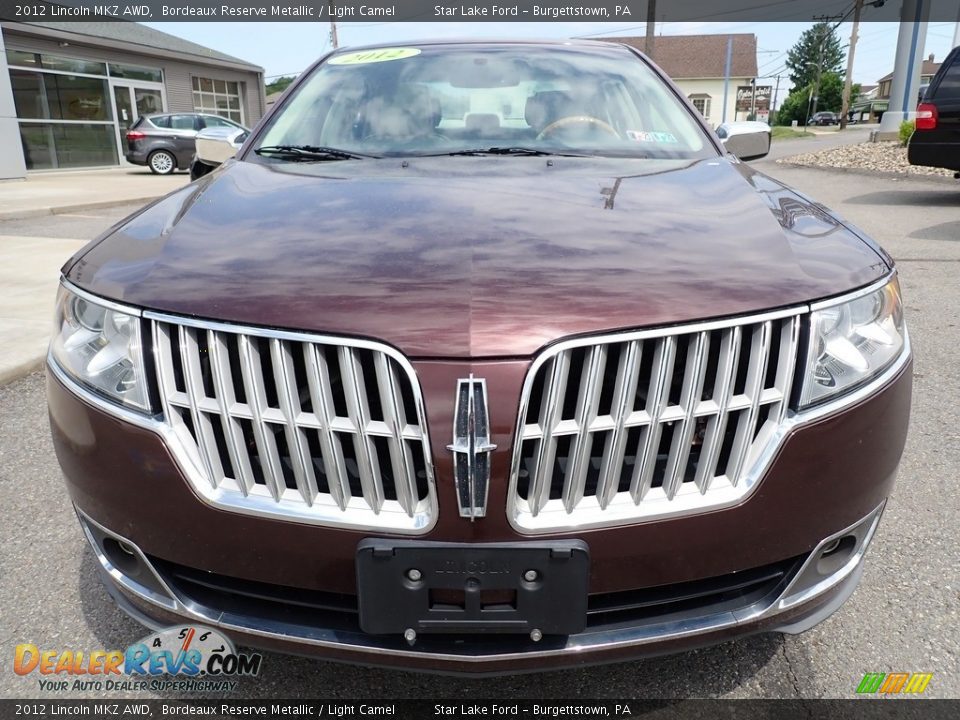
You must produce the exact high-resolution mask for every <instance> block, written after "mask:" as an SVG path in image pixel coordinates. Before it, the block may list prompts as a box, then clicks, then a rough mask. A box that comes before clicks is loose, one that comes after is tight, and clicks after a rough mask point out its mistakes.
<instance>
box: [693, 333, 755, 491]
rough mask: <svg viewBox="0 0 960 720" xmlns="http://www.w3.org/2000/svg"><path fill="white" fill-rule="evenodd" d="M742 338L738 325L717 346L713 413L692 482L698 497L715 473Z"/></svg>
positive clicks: (706, 487) (728, 415)
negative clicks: (714, 407) (717, 362)
mask: <svg viewBox="0 0 960 720" xmlns="http://www.w3.org/2000/svg"><path fill="white" fill-rule="evenodd" d="M742 338H743V334H742V330H741V328H740V327H739V326H737V327H732V328H728V329H726V330H724V331H723V339H722V340H721V343H720V361H719V365H718V368H717V379H716V381H715V385H714V388H715V390H714V403H715V404H716V407H717V410H716V413H715V414H713V415H712V416H711V417H710V419H709V420H708V421H707V427H706V429H705V431H704V436H703V445H702V447H701V450H700V463H699V465H698V467H697V474H696V476H695V477H694V483H696V486H697V488H698V489H699V490H700V493H701V494H706V492H707V491H708V490H709V489H710V484H711V483H712V482H713V479H714V477H715V475H716V471H717V462H718V461H719V459H720V446H721V444H722V442H723V436H724V433H725V432H726V429H727V420H728V418H729V417H730V414H729V412H730V411H729V407H730V400H731V399H732V397H733V390H734V381H735V380H736V377H737V369H738V367H739V360H740V342H741V340H742Z"/></svg>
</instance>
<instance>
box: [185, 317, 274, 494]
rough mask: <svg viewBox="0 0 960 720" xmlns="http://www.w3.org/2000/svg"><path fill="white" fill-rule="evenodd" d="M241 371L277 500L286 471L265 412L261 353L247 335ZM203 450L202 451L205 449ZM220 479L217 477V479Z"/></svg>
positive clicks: (259, 455)
mask: <svg viewBox="0 0 960 720" xmlns="http://www.w3.org/2000/svg"><path fill="white" fill-rule="evenodd" d="M240 367H241V374H242V375H243V386H244V393H245V395H246V397H247V404H248V406H249V407H250V415H251V417H252V420H253V437H254V442H255V443H256V446H257V458H258V460H259V465H260V469H261V471H262V473H263V477H264V480H265V484H266V487H267V490H268V491H269V492H270V494H271V495H272V496H273V499H274V500H279V499H280V496H281V495H283V490H284V488H285V484H284V482H283V469H282V468H281V467H280V457H279V453H278V452H277V439H276V437H274V435H273V432H272V431H271V430H270V428H269V427H268V426H267V422H266V420H265V418H264V412H265V410H266V408H267V395H266V389H265V387H264V381H263V366H262V365H261V359H260V349H259V348H258V347H256V346H255V345H254V343H253V342H252V341H251V340H250V338H249V337H247V336H246V335H241V336H240ZM201 449H202V448H201ZM214 477H217V476H214Z"/></svg>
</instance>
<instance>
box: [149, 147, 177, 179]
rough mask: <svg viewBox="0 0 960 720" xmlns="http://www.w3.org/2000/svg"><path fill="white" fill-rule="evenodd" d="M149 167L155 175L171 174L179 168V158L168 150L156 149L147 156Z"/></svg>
mask: <svg viewBox="0 0 960 720" xmlns="http://www.w3.org/2000/svg"><path fill="white" fill-rule="evenodd" d="M147 167H149V168H150V172H152V173H153V174H154V175H169V174H170V173H172V172H173V171H174V170H176V169H177V159H176V158H175V157H174V156H173V154H172V153H170V152H167V151H166V150H154V151H153V152H152V153H150V157H148V158H147Z"/></svg>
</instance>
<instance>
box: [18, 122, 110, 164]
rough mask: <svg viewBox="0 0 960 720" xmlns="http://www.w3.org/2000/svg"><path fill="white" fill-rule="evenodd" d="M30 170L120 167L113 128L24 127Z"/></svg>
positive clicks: (74, 126)
mask: <svg viewBox="0 0 960 720" xmlns="http://www.w3.org/2000/svg"><path fill="white" fill-rule="evenodd" d="M20 139H21V140H22V142H23V156H24V159H25V160H26V163H27V170H49V169H53V168H74V167H94V166H97V165H116V164H117V162H118V158H117V142H116V137H115V135H114V128H113V125H98V124H92V123H91V124H74V123H70V124H57V123H25V122H22V123H20Z"/></svg>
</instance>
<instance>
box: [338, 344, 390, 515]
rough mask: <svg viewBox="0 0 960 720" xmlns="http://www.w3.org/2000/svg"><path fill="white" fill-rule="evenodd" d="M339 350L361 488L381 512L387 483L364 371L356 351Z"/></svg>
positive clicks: (369, 501) (369, 502) (376, 509)
mask: <svg viewBox="0 0 960 720" xmlns="http://www.w3.org/2000/svg"><path fill="white" fill-rule="evenodd" d="M339 350H340V377H341V379H342V380H343V391H344V394H345V396H346V400H347V415H348V417H349V418H350V422H351V424H352V425H353V431H352V434H353V446H354V450H355V451H356V456H357V467H358V473H359V475H360V487H361V488H362V489H363V499H364V500H366V501H367V504H368V505H369V506H370V507H372V508H373V509H374V511H379V510H380V507H381V506H382V505H383V480H382V478H381V477H380V465H379V463H378V462H377V457H376V450H375V449H374V447H373V441H372V439H371V438H370V437H369V436H368V435H367V425H368V424H369V422H370V418H369V417H368V414H367V408H368V407H369V405H368V404H367V389H366V387H365V386H364V377H363V368H362V367H361V365H360V358H359V357H357V352H356V351H355V350H354V349H353V348H349V347H341V348H340V349H339Z"/></svg>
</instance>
